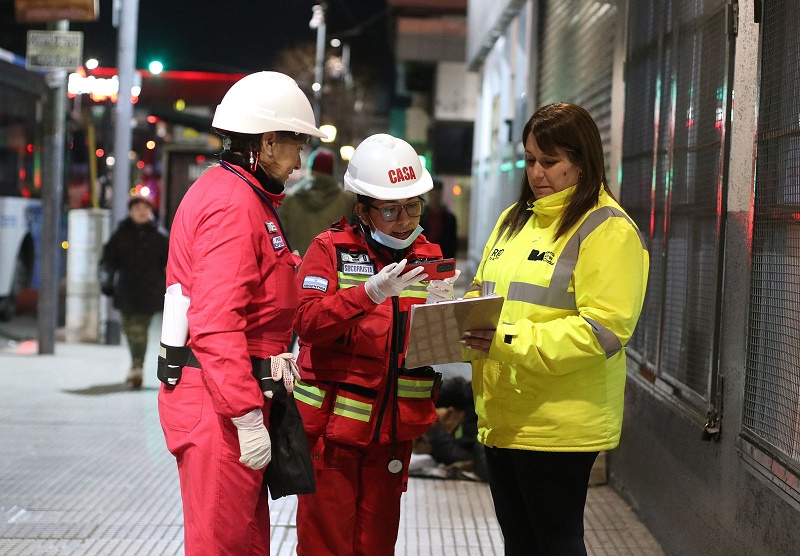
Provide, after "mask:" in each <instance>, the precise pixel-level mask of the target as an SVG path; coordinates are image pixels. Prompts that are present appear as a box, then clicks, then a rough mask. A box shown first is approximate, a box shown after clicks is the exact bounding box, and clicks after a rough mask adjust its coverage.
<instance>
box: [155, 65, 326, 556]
mask: <svg viewBox="0 0 800 556" xmlns="http://www.w3.org/2000/svg"><path fill="white" fill-rule="evenodd" d="M212 127H213V128H214V130H215V131H216V132H217V133H219V134H220V135H221V136H222V138H223V151H222V153H221V154H220V164H219V165H218V166H214V167H212V168H210V169H209V170H207V171H206V172H205V173H204V174H203V175H202V176H200V178H199V179H198V180H197V181H196V182H195V183H194V184H193V185H192V186H191V188H190V189H189V191H188V192H187V193H186V195H185V196H184V198H183V200H182V201H181V204H180V206H179V207H178V210H177V212H176V214H175V219H174V221H173V223H172V233H171V238H170V254H169V262H168V264H167V283H168V284H175V283H180V284H181V286H182V289H183V292H184V294H185V295H187V296H188V297H189V298H190V305H189V311H188V313H187V317H188V321H189V342H188V345H189V346H190V347H191V350H192V354H193V358H194V359H196V361H192V360H190V361H189V364H188V365H187V366H185V367H183V369H182V372H181V376H180V380H179V381H178V383H177V385H175V386H170V385H169V384H168V383H167V382H166V381H165V384H163V385H162V387H161V390H160V392H159V399H158V401H159V414H160V417H161V425H162V428H163V430H164V436H165V438H166V441H167V447H168V449H169V450H170V452H172V454H173V455H174V456H175V458H176V459H177V463H178V474H179V476H180V481H181V497H182V501H183V514H184V548H185V552H186V554H187V556H195V555H199V554H209V555H211V554H237V555H243V554H250V555H255V554H259V555H261V554H269V533H270V524H269V502H268V491H267V488H265V486H264V485H262V483H263V479H264V468H265V467H266V466H267V464H268V463H269V461H270V458H271V452H270V449H271V448H270V446H271V443H270V438H269V434H268V432H267V428H266V426H265V423H267V422H269V421H268V416H269V408H270V403H269V402H268V401H267V400H265V395H264V394H263V393H262V390H263V391H266V390H267V388H269V386H270V385H269V384H265V382H269V381H271V380H273V378H274V379H275V380H278V381H281V382H282V383H283V384H285V385H286V389H287V390H288V391H289V392H290V393H291V390H292V385H293V381H294V373H296V367H294V361H293V359H292V356H291V354H287V353H286V351H287V344H288V342H289V339H290V338H291V330H292V318H293V317H294V314H295V312H296V310H297V306H298V289H297V283H296V280H295V273H296V268H297V265H298V264H299V262H300V261H299V257H298V256H296V255H294V254H293V253H292V251H291V247H290V245H289V243H288V241H287V239H286V236H285V234H284V232H283V229H282V228H281V223H280V220H279V219H278V216H277V214H276V212H275V207H276V206H277V205H279V204H280V202H281V200H282V199H283V196H284V195H283V188H284V183H285V182H286V180H287V178H288V177H289V175H290V174H291V173H292V172H293V171H294V170H298V169H299V168H300V153H301V151H302V150H303V148H304V147H305V146H306V144H307V142H308V140H309V139H310V137H311V136H315V137H323V138H324V137H325V134H324V133H322V132H321V131H320V130H319V129H317V127H316V125H315V122H314V112H313V110H312V108H311V104H310V103H309V101H308V98H307V97H306V96H305V94H304V93H303V91H302V90H301V89H300V88H299V87H298V86H297V83H295V81H294V80H293V79H292V78H290V77H289V76H287V75H284V74H282V73H277V72H258V73H254V74H250V75H247V76H245V77H243V78H242V79H240V80H239V81H237V82H236V83H234V85H233V86H232V87H231V88H230V89H229V90H228V92H227V93H226V94H225V96H224V98H223V99H222V102H221V103H220V104H219V105H218V106H217V109H216V112H215V113H214V119H213V122H212ZM265 368H266V369H267V372H266V376H260V377H259V378H261V384H259V380H257V378H256V377H254V374H253V373H254V370H256V369H258V370H260V371H263V370H264V369H265ZM273 385H274V383H273Z"/></svg>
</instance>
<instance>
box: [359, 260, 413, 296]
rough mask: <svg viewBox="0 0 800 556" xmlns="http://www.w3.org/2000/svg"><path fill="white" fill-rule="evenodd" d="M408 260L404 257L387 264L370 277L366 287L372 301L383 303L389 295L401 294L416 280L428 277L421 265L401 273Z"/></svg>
mask: <svg viewBox="0 0 800 556" xmlns="http://www.w3.org/2000/svg"><path fill="white" fill-rule="evenodd" d="M407 262H408V261H407V260H406V259H403V260H402V261H400V262H399V263H392V264H390V265H386V266H385V267H383V268H382V269H381V271H380V272H379V273H377V274H373V275H372V276H370V277H369V280H367V283H366V284H365V285H364V287H365V288H366V290H367V295H368V296H369V298H370V299H371V300H372V301H374V302H375V303H383V302H384V301H386V299H387V298H389V297H393V296H395V295H400V292H402V291H403V290H404V289H405V288H407V287H408V286H410V285H411V284H413V283H414V282H419V281H421V280H424V279H425V278H427V277H428V275H427V274H423V273H422V272H423V271H424V270H425V269H424V268H422V267H421V266H420V267H418V268H415V269H413V270H409V271H408V272H406V273H405V274H402V275H401V273H402V272H403V269H405V267H406V263H407Z"/></svg>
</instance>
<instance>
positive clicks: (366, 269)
mask: <svg viewBox="0 0 800 556" xmlns="http://www.w3.org/2000/svg"><path fill="white" fill-rule="evenodd" d="M342 272H344V273H345V274H366V275H367V276H372V275H373V274H375V267H374V266H372V265H371V264H354V263H344V264H343V265H342Z"/></svg>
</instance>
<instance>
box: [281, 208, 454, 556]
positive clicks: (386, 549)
mask: <svg viewBox="0 0 800 556" xmlns="http://www.w3.org/2000/svg"><path fill="white" fill-rule="evenodd" d="M406 256H407V257H408V258H409V260H410V261H411V260H415V259H428V260H432V259H441V257H442V255H441V250H440V249H439V246H438V245H435V244H432V243H428V241H427V240H426V239H425V238H424V236H420V237H419V238H417V239H416V240H415V242H414V243H413V244H412V245H411V246H409V248H408V249H407V255H406ZM389 257H390V254H389V251H388V250H383V249H381V251H380V252H375V251H373V250H372V249H371V248H370V247H369V246H368V245H367V243H366V242H365V240H364V238H363V236H362V235H361V232H360V230H358V229H357V228H356V227H354V226H351V227H347V228H345V227H344V222H342V223H340V225H339V226H338V227H335V228H332V229H331V230H328V231H327V232H323V233H322V234H320V235H319V236H317V237H316V239H314V241H312V242H311V245H310V246H309V249H308V251H307V252H306V255H305V257H304V260H303V263H302V265H301V266H300V272H299V276H298V283H299V284H300V288H301V289H300V309H299V310H298V313H297V317H296V318H295V321H294V324H295V330H296V331H297V333H298V335H299V337H300V355H299V357H298V365H299V367H300V374H301V376H302V378H303V380H302V381H301V382H298V383H297V384H296V385H295V393H294V396H295V400H296V401H297V405H298V407H299V408H300V413H301V414H302V416H303V424H304V426H305V430H306V435H307V436H308V440H309V445H310V446H311V453H312V459H313V462H314V469H315V475H316V485H317V486H316V492H315V493H314V494H309V495H303V496H299V497H298V501H299V502H298V510H297V538H298V547H297V553H298V555H301V556H304V555H307V556H322V555H326V554H330V555H335V556H348V555H362V554H364V555H365V554H369V555H373V556H374V555H383V554H393V553H394V545H395V542H396V540H397V530H398V527H399V523H400V496H401V495H402V493H403V492H404V491H405V490H406V486H407V482H408V462H409V459H410V457H411V443H412V440H413V439H414V438H417V437H419V436H421V435H422V434H423V433H424V432H425V431H426V430H427V428H428V426H429V425H430V424H431V423H432V422H433V421H434V420H435V418H436V411H435V408H434V403H433V402H434V400H433V396H434V395H435V392H434V391H433V389H434V373H433V370H432V369H430V368H429V367H428V368H425V370H424V371H423V370H418V371H416V372H415V371H408V370H406V369H402V368H400V369H399V376H394V374H395V371H393V370H392V369H393V368H399V367H401V365H402V360H400V361H397V359H395V361H397V364H392V362H391V359H390V358H391V357H397V356H398V353H397V352H398V351H399V353H400V354H402V353H404V352H405V345H406V342H407V334H408V330H407V317H408V310H409V308H410V307H411V305H413V304H415V303H424V302H425V298H426V296H427V291H426V289H425V288H426V284H423V283H420V282H417V283H415V284H412V285H411V286H409V287H408V288H407V289H406V290H405V291H404V292H403V293H402V294H401V296H400V297H399V304H398V305H399V307H398V308H397V309H399V310H396V309H394V308H393V306H392V304H393V301H392V299H391V298H390V299H387V300H386V301H385V302H383V303H381V304H380V305H376V304H375V302H374V301H372V300H371V299H370V298H369V296H368V295H367V293H366V290H365V288H364V284H365V282H366V281H367V279H368V278H369V277H370V276H371V275H372V274H374V273H377V272H378V271H379V270H380V269H381V268H383V267H384V266H386V265H387V264H389V263H390V262H392V261H391V260H390V258H389ZM394 327H397V333H398V334H399V335H400V336H399V344H401V346H400V349H399V350H397V349H395V350H394V353H392V338H393V328H394ZM400 358H402V355H400ZM395 384H397V388H396V389H395ZM393 421H394V424H393ZM393 440H394V441H393ZM392 459H397V460H399V461H400V462H402V464H403V467H402V470H397V469H396V470H395V471H396V472H395V473H391V472H390V471H389V469H388V464H389V461H390V460H392ZM397 471H399V472H397Z"/></svg>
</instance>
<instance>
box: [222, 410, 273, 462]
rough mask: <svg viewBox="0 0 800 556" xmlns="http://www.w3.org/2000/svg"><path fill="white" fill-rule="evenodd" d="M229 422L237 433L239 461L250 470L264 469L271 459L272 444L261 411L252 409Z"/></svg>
mask: <svg viewBox="0 0 800 556" xmlns="http://www.w3.org/2000/svg"><path fill="white" fill-rule="evenodd" d="M231 421H233V424H234V425H236V428H237V429H238V431H239V451H240V452H241V454H242V456H241V457H240V458H239V461H241V462H242V463H243V464H245V465H246V466H247V467H249V468H250V469H264V468H265V467H266V466H267V464H268V463H269V460H271V459H272V443H271V442H270V440H269V433H268V432H267V427H265V426H264V416H263V415H262V414H261V410H260V409H254V410H253V411H251V412H250V413H247V414H245V415H242V416H241V417H233V418H232V419H231Z"/></svg>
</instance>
